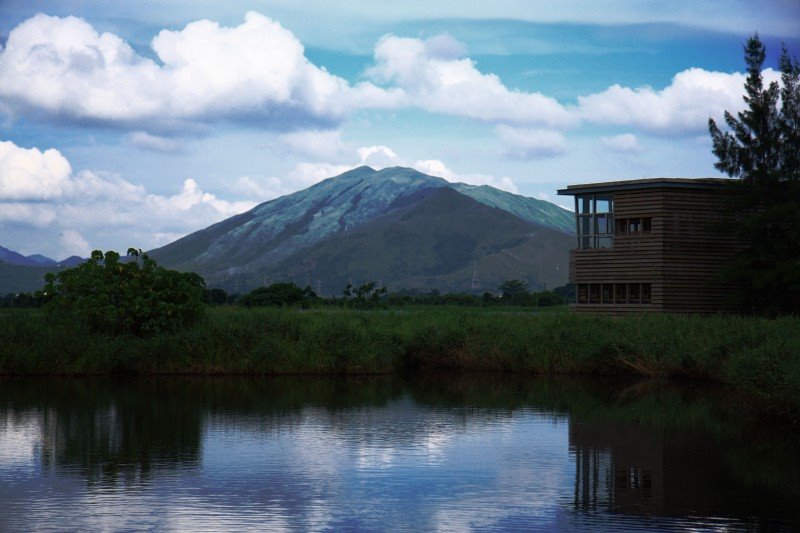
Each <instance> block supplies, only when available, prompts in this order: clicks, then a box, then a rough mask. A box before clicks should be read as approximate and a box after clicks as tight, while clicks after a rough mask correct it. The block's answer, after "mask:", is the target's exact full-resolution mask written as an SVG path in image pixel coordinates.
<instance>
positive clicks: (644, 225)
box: [614, 217, 653, 235]
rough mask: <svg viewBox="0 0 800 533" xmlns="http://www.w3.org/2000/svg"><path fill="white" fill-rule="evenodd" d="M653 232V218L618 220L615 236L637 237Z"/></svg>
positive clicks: (615, 226) (615, 225) (615, 223)
mask: <svg viewBox="0 0 800 533" xmlns="http://www.w3.org/2000/svg"><path fill="white" fill-rule="evenodd" d="M652 231H653V219H652V218H651V217H634V218H618V219H616V221H615V222H614V234H615V235H636V234H640V233H650V232H652Z"/></svg>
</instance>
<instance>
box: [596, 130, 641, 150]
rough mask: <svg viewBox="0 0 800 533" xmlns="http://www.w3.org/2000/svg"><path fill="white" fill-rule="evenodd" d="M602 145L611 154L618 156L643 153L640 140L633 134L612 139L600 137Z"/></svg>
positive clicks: (616, 136)
mask: <svg viewBox="0 0 800 533" xmlns="http://www.w3.org/2000/svg"><path fill="white" fill-rule="evenodd" d="M600 144H602V146H603V148H605V149H606V150H608V151H610V152H616V153H618V154H638V153H640V152H641V151H642V147H641V146H640V145H639V140H638V139H637V138H636V135H634V134H632V133H622V134H620V135H614V136H612V137H600Z"/></svg>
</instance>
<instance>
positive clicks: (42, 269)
mask: <svg viewBox="0 0 800 533" xmlns="http://www.w3.org/2000/svg"><path fill="white" fill-rule="evenodd" d="M84 261H86V259H83V258H82V257H78V256H77V255H73V256H71V257H68V258H66V259H64V260H63V261H54V260H53V259H50V258H49V257H45V256H43V255H41V254H33V255H29V256H27V257H25V256H24V255H22V254H20V253H17V252H15V251H13V250H9V249H8V248H3V247H2V246H0V296H4V295H6V294H8V293H12V292H13V293H17V292H34V291H36V290H39V289H41V288H42V287H43V286H44V275H45V274H47V273H48V272H58V270H60V269H63V268H72V267H74V266H77V265H79V264H81V263H83V262H84Z"/></svg>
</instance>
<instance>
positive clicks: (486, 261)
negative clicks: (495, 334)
mask: <svg viewBox="0 0 800 533" xmlns="http://www.w3.org/2000/svg"><path fill="white" fill-rule="evenodd" d="M572 245H573V239H572V238H570V237H569V236H568V235H566V234H565V233H564V232H562V231H559V230H556V229H552V228H548V227H544V226H542V225H539V224H535V223H533V222H530V221H527V220H524V219H522V218H520V217H518V216H516V215H513V214H511V213H509V212H507V211H504V210H501V209H497V208H492V207H489V206H486V205H483V204H481V203H479V202H477V201H476V200H474V199H472V198H470V197H468V196H465V195H463V194H461V193H459V192H458V191H456V190H454V189H451V188H448V187H441V188H429V189H422V190H419V191H416V192H414V193H412V194H410V195H408V196H406V197H403V198H401V199H398V200H396V201H395V202H393V203H392V205H391V206H390V207H389V209H388V211H387V212H386V213H384V214H382V215H379V216H377V217H375V218H373V219H372V220H370V222H369V223H368V224H364V225H362V226H360V227H358V228H355V229H354V230H352V231H348V232H340V233H337V234H335V235H333V236H331V237H330V238H328V239H325V240H323V241H321V242H318V243H317V244H315V245H312V246H310V247H308V248H305V249H303V250H300V251H298V252H296V253H294V254H292V255H291V256H289V257H288V258H286V259H285V260H283V261H281V262H280V263H279V264H277V265H276V266H275V267H273V268H271V269H269V271H268V272H269V276H270V278H271V279H272V278H274V279H276V280H277V279H292V280H296V281H297V282H299V283H300V284H309V285H312V286H313V287H315V288H317V290H319V291H321V292H322V293H323V294H336V293H338V292H340V291H341V289H342V288H343V287H344V286H345V285H346V284H347V283H361V282H363V281H366V280H374V281H376V282H378V283H379V284H384V283H386V284H388V285H389V286H390V288H393V289H397V288H419V289H432V288H437V289H439V290H442V291H445V292H451V291H464V290H469V289H471V288H473V280H474V281H475V285H476V286H475V287H474V288H476V289H481V288H490V289H495V288H496V287H498V286H499V285H500V284H501V283H503V281H505V280H507V279H525V280H527V281H528V282H529V283H530V284H531V286H532V287H538V288H543V287H550V288H552V287H555V286H557V285H563V284H564V283H566V280H565V272H566V269H565V267H566V264H564V262H562V263H561V264H560V265H559V264H555V265H553V264H552V258H553V257H559V256H563V257H566V255H567V253H568V250H569V248H570V247H572Z"/></svg>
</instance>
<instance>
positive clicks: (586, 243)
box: [580, 237, 592, 249]
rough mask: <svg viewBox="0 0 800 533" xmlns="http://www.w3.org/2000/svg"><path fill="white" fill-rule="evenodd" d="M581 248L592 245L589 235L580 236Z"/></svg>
mask: <svg viewBox="0 0 800 533" xmlns="http://www.w3.org/2000/svg"><path fill="white" fill-rule="evenodd" d="M580 240H581V248H583V249H586V248H591V247H592V238H591V237H581V238H580Z"/></svg>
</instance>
